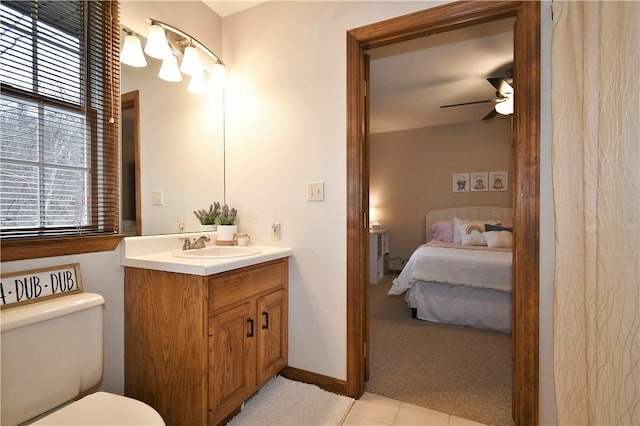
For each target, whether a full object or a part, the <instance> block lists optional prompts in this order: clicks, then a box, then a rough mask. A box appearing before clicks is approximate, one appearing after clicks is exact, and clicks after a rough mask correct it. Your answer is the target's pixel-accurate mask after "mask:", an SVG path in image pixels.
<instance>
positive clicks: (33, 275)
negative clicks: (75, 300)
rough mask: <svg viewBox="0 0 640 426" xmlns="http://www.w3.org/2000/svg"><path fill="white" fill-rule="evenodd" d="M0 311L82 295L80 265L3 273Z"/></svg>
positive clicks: (0, 290)
mask: <svg viewBox="0 0 640 426" xmlns="http://www.w3.org/2000/svg"><path fill="white" fill-rule="evenodd" d="M1 277H2V279H1V281H0V309H2V308H12V307H14V306H20V305H25V304H27V303H33V302H40V301H42V300H47V299H52V298H54V297H60V296H65V295H68V294H73V293H82V277H81V276H80V264H78V263H72V264H69V265H60V266H52V267H49V268H41V269H32V270H29V271H20V272H10V273H7V274H2V276H1Z"/></svg>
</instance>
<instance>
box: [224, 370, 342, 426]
mask: <svg viewBox="0 0 640 426" xmlns="http://www.w3.org/2000/svg"><path fill="white" fill-rule="evenodd" d="M353 402H354V400H353V398H347V397H346V396H342V395H337V394H335V393H331V392H327V391H325V390H323V389H320V388H319V387H318V386H315V385H309V384H306V383H301V382H296V381H293V380H289V379H285V378H284V377H282V376H277V377H276V378H275V379H274V380H272V381H271V382H269V383H268V384H267V385H265V386H264V387H263V388H262V389H261V390H260V391H259V392H258V393H257V394H256V395H255V396H254V397H253V398H252V399H250V400H249V401H248V402H247V403H246V404H245V406H244V409H243V410H242V412H241V413H240V414H238V415H237V416H235V417H234V418H233V419H231V421H230V422H229V423H227V425H228V426H275V425H278V426H286V425H290V426H301V425H309V426H339V425H341V424H342V422H343V421H344V419H345V418H346V417H347V414H349V410H350V409H351V406H352V405H353Z"/></svg>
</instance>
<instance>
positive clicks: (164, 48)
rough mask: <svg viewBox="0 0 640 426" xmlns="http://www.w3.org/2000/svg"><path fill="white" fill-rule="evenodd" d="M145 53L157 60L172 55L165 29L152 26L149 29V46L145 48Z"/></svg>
mask: <svg viewBox="0 0 640 426" xmlns="http://www.w3.org/2000/svg"><path fill="white" fill-rule="evenodd" d="M144 53H146V54H147V55H149V56H151V57H152V58H156V59H164V58H166V57H167V56H169V55H170V54H171V49H170V48H169V44H168V42H167V36H166V35H165V33H164V28H162V27H161V26H160V25H151V26H150V27H149V37H148V38H147V44H146V45H145V46H144Z"/></svg>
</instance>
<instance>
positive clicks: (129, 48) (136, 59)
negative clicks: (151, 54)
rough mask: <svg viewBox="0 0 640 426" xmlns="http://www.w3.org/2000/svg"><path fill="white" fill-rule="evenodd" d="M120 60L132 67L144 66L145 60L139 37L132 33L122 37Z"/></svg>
mask: <svg viewBox="0 0 640 426" xmlns="http://www.w3.org/2000/svg"><path fill="white" fill-rule="evenodd" d="M120 62H122V63H123V64H126V65H129V66H132V67H137V68H141V67H146V66H147V60H146V59H145V58H144V53H142V45H141V44H140V39H139V38H138V37H136V36H135V35H133V34H128V35H127V36H125V38H124V44H123V45H122V52H120Z"/></svg>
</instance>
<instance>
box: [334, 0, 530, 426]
mask: <svg viewBox="0 0 640 426" xmlns="http://www.w3.org/2000/svg"><path fill="white" fill-rule="evenodd" d="M508 17H515V18H516V22H515V25H514V76H515V81H514V85H515V87H514V89H515V93H516V96H515V102H514V134H513V142H514V148H515V152H514V164H515V167H514V179H513V189H512V190H513V191H514V200H515V203H514V224H513V225H514V255H513V291H512V300H513V302H512V306H513V320H512V321H513V324H514V327H513V331H512V336H513V342H514V343H513V359H514V366H513V397H514V398H513V414H514V420H515V424H516V425H537V424H538V418H539V415H538V401H539V397H538V387H539V386H538V370H539V366H538V362H539V336H538V329H539V311H538V309H539V222H540V3H539V2H537V1H493V2H485V1H478V2H476V1H460V2H454V3H448V4H445V5H442V6H437V7H433V8H430V9H427V10H424V11H420V12H416V13H413V14H410V15H406V16H401V17H399V18H393V19H389V20H386V21H382V22H377V23H374V24H371V25H366V26H363V27H359V28H355V29H353V30H350V31H348V32H347V383H346V391H347V394H348V395H349V396H351V397H355V398H358V397H360V396H361V395H362V393H363V392H364V374H365V372H364V370H365V369H364V366H365V362H364V358H365V351H366V343H367V342H366V329H367V323H368V318H366V303H365V300H366V299H365V298H366V296H367V287H366V286H367V285H368V284H367V271H366V265H367V255H368V253H367V252H368V219H367V217H368V213H369V212H368V210H369V206H368V202H367V200H368V191H369V188H368V186H366V185H365V183H366V182H368V175H369V158H368V147H367V146H366V139H365V134H364V121H365V114H366V111H365V99H364V93H365V90H366V88H365V84H364V70H365V66H364V51H365V50H367V49H370V48H373V47H379V46H384V45H387V44H391V43H397V42H400V41H405V40H410V39H413V38H416V37H421V36H425V35H428V34H431V33H439V32H444V31H449V30H453V29H457V28H462V27H466V26H471V25H476V24H481V23H486V22H490V21H494V20H498V19H503V18H508Z"/></svg>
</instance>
